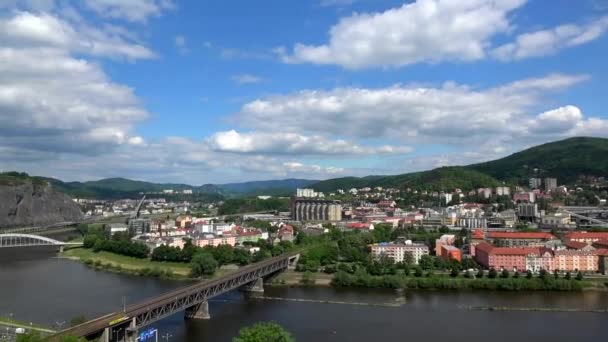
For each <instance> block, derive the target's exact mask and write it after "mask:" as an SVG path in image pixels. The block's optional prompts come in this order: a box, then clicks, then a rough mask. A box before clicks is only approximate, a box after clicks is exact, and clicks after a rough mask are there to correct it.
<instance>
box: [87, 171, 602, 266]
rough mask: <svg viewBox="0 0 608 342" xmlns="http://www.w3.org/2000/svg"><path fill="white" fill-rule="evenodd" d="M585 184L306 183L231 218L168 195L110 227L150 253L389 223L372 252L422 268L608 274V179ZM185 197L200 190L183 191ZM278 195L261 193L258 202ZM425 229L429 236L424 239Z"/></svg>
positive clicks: (107, 204)
mask: <svg viewBox="0 0 608 342" xmlns="http://www.w3.org/2000/svg"><path fill="white" fill-rule="evenodd" d="M579 183H580V184H581V185H580V186H577V187H574V188H571V189H568V188H567V187H566V186H563V185H558V180H557V179H556V178H544V179H541V178H531V179H530V180H529V186H528V187H522V186H515V187H509V186H506V185H505V186H499V187H495V188H477V189H467V190H462V189H454V190H453V191H451V192H444V191H441V192H439V191H428V190H417V189H413V188H405V189H397V188H383V187H375V188H371V187H364V188H359V189H356V188H351V189H336V190H335V191H332V192H328V193H323V192H318V191H315V190H314V189H306V188H303V189H297V191H296V192H295V194H293V196H291V197H289V198H281V200H282V201H283V202H284V203H285V206H287V205H288V210H286V211H279V210H280V209H285V207H282V208H277V210H269V211H266V212H257V213H235V214H232V215H219V214H218V211H221V208H222V206H223V205H224V203H223V202H216V203H190V202H188V201H180V202H171V201H167V200H165V198H160V197H159V198H150V199H145V200H143V202H142V203H141V204H142V205H141V208H140V212H139V213H138V215H137V217H132V218H131V219H129V220H127V221H126V222H124V223H111V224H107V225H105V228H106V229H107V231H108V233H109V234H110V235H114V234H116V233H128V234H129V235H130V236H131V239H132V241H134V242H140V243H143V244H145V245H147V246H148V248H149V250H150V251H151V252H152V251H154V249H155V248H158V247H160V246H168V247H174V248H178V249H182V248H184V245H185V244H186V241H189V242H190V243H191V244H192V245H194V246H197V247H205V246H212V247H217V246H221V245H229V246H232V247H238V248H246V249H247V250H248V252H250V253H252V254H253V253H256V252H257V251H259V247H256V246H255V245H254V243H256V242H258V241H259V240H266V241H267V242H268V243H270V244H277V243H280V242H282V241H289V242H293V241H294V239H295V237H296V236H297V234H305V235H310V236H319V235H323V234H327V233H329V231H330V229H337V230H340V231H343V232H352V231H356V232H371V231H373V230H374V227H378V226H382V227H385V228H388V229H389V230H390V231H391V232H392V234H391V236H392V237H393V238H392V239H387V240H386V241H376V242H375V243H373V244H371V245H369V246H368V247H369V252H370V254H371V255H372V256H373V257H374V258H376V259H379V258H381V257H382V256H386V257H388V258H390V259H391V260H392V262H394V263H401V262H403V261H404V258H408V257H409V256H411V257H413V259H412V261H413V263H414V264H416V265H418V264H419V263H420V260H421V259H423V258H425V256H429V255H434V256H437V257H440V258H443V259H445V260H446V261H447V262H449V261H457V262H459V263H462V262H463V260H467V261H470V260H473V261H474V262H475V264H476V265H478V266H480V267H482V268H484V269H487V270H490V269H495V270H498V271H503V270H507V271H509V272H526V271H531V272H534V273H538V272H540V271H541V270H544V271H547V272H555V271H559V272H562V273H566V272H573V273H577V272H579V271H580V272H583V273H601V274H606V260H607V259H606V258H607V257H608V232H607V231H602V228H605V227H607V226H608V208H605V204H606V197H607V196H606V189H607V186H606V182H605V180H604V179H603V178H591V179H589V178H581V179H580V182H579ZM161 194H165V195H174V191H173V190H171V189H167V190H164V191H163V192H162V193H161ZM161 194H158V193H157V194H147V195H148V196H151V195H161ZM183 195H186V196H187V195H192V191H191V190H184V191H183ZM186 198H187V197H186ZM182 199H183V198H182ZM272 199H273V197H272V196H258V197H257V198H255V201H262V202H263V201H269V200H272ZM75 201H76V202H78V203H79V204H80V205H81V206H82V207H83V208H84V209H85V210H86V213H87V216H89V217H96V216H101V217H106V218H107V217H112V216H120V215H125V214H132V213H133V210H134V208H135V207H136V206H137V205H138V201H137V200H118V201H101V200H85V199H75ZM227 201H230V200H227ZM416 203H422V204H424V205H425V206H424V207H416V205H415V204H416ZM420 232H424V233H425V234H422V235H421V234H417V233H420ZM419 236H423V237H424V239H426V240H417V237H419Z"/></svg>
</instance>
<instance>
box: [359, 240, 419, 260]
mask: <svg viewBox="0 0 608 342" xmlns="http://www.w3.org/2000/svg"><path fill="white" fill-rule="evenodd" d="M371 249H372V256H373V257H374V258H380V256H382V255H386V256H387V257H389V258H390V259H391V260H393V262H395V263H397V262H402V261H403V258H404V257H405V255H406V254H411V255H412V258H413V260H414V263H415V264H418V262H419V261H420V258H421V257H422V256H423V255H429V248H428V247H427V245H425V244H422V243H413V242H411V241H409V240H407V241H405V243H376V244H373V245H371Z"/></svg>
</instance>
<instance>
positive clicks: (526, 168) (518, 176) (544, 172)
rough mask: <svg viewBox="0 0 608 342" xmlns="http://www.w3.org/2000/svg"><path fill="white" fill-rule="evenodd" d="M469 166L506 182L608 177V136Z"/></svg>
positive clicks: (575, 140)
mask: <svg viewBox="0 0 608 342" xmlns="http://www.w3.org/2000/svg"><path fill="white" fill-rule="evenodd" d="M467 168H470V169H473V170H477V171H479V172H483V173H485V174H487V175H490V176H493V177H495V178H497V179H501V180H506V181H514V182H517V181H521V180H526V179H528V178H530V177H555V178H557V179H558V182H559V183H562V184H570V183H572V182H575V181H576V180H577V178H578V177H579V176H580V175H587V176H596V177H601V176H608V139H603V138H584V137H579V138H570V139H566V140H560V141H556V142H551V143H547V144H543V145H539V146H535V147H532V148H529V149H527V150H523V151H521V152H517V153H514V154H512V155H510V156H508V157H505V158H502V159H498V160H493V161H489V162H485V163H480V164H474V165H469V166H467ZM535 169H536V170H535Z"/></svg>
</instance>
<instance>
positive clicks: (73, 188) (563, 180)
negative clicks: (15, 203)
mask: <svg viewBox="0 0 608 342" xmlns="http://www.w3.org/2000/svg"><path fill="white" fill-rule="evenodd" d="M579 175H586V176H596V177H600V176H608V139H605V138H587V137H577V138H569V139H565V140H560V141H555V142H551V143H546V144H542V145H539V146H535V147H532V148H529V149H526V150H523V151H520V152H517V153H514V154H512V155H510V156H507V157H504V158H501V159H497V160H493V161H488V162H483V163H477V164H472V165H467V166H450V167H441V168H436V169H433V170H429V171H421V172H413V173H404V174H400V175H375V176H366V177H342V178H334V179H328V180H324V181H317V180H310V179H295V178H289V179H282V180H268V181H251V182H241V183H227V184H205V185H202V186H192V185H188V184H180V183H165V184H159V183H151V182H144V181H137V180H130V179H126V178H107V179H101V180H97V181H88V182H63V181H60V180H58V179H53V178H43V177H34V179H36V180H38V181H44V182H48V183H50V184H52V185H53V187H54V188H55V189H57V190H59V191H61V192H65V193H67V194H69V195H71V196H73V197H85V198H124V197H137V196H139V193H141V192H147V193H149V192H161V191H162V190H165V189H173V190H176V191H182V190H186V189H192V190H193V191H194V192H196V193H199V194H213V195H214V196H215V197H214V198H222V197H225V196H228V197H230V196H243V195H260V194H265V195H275V196H276V195H290V194H293V193H294V192H295V189H296V188H302V187H312V188H314V189H315V190H317V191H325V192H330V191H335V190H337V189H344V190H348V189H350V188H362V187H377V186H382V187H396V188H406V187H411V188H421V189H427V190H432V191H442V190H444V191H448V190H453V189H454V188H461V189H462V190H469V189H474V188H478V187H494V186H498V185H500V184H503V183H505V184H512V185H514V184H527V181H528V179H529V178H530V177H541V178H544V177H555V178H557V179H558V183H560V184H571V183H573V182H574V181H576V179H577V177H578V176H579ZM0 181H1V179H0Z"/></svg>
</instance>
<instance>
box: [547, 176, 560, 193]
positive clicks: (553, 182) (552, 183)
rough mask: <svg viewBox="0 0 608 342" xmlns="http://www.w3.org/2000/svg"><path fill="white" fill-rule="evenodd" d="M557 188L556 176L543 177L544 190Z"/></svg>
mask: <svg viewBox="0 0 608 342" xmlns="http://www.w3.org/2000/svg"><path fill="white" fill-rule="evenodd" d="M555 188H557V178H545V191H551V190H554V189H555Z"/></svg>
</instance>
